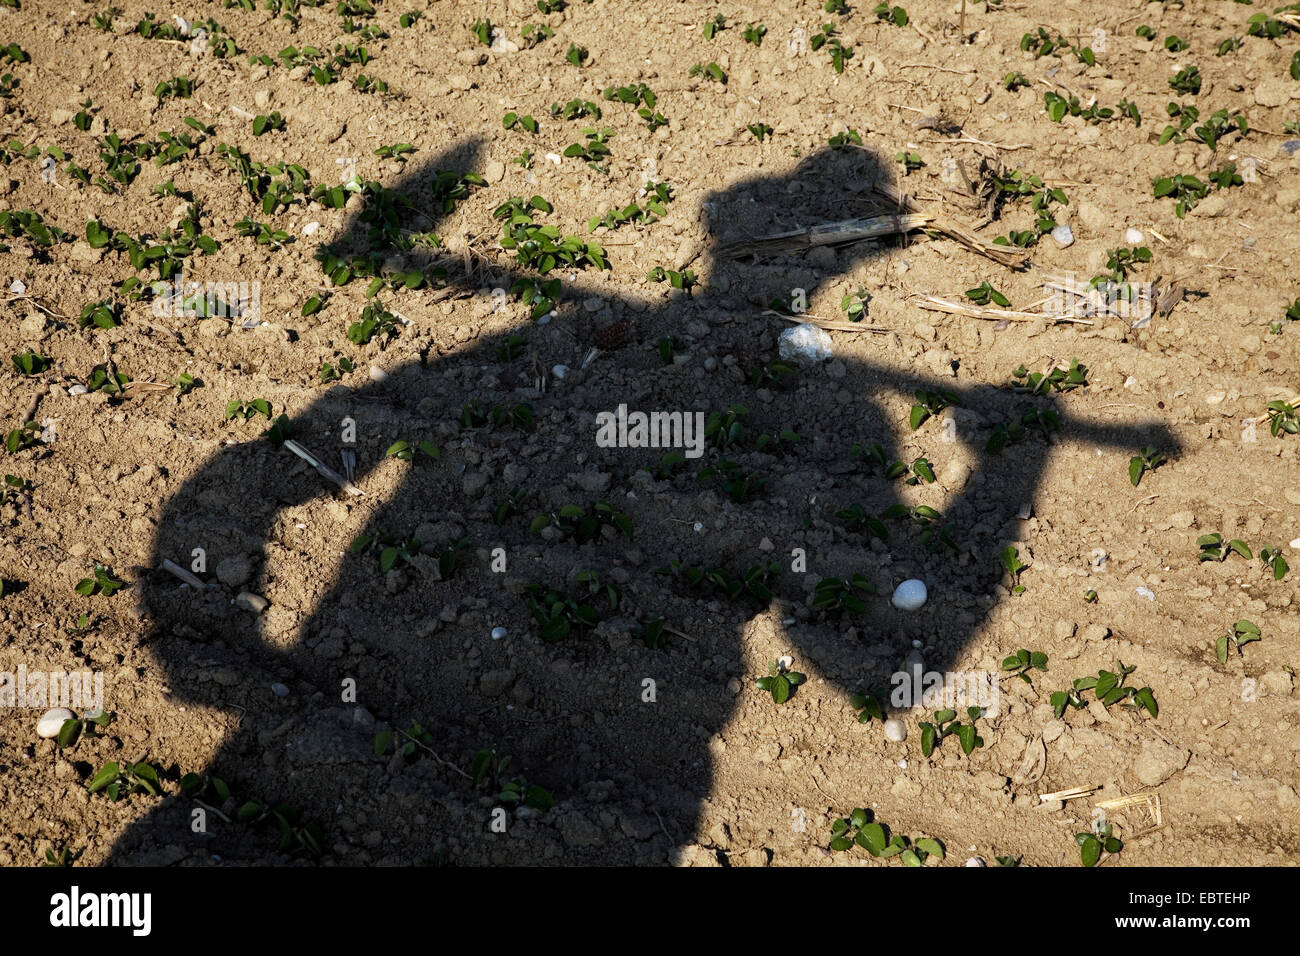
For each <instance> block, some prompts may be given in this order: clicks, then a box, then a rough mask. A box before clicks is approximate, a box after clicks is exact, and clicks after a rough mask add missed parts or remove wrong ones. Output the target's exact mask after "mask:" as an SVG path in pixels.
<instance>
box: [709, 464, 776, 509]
mask: <svg viewBox="0 0 1300 956" xmlns="http://www.w3.org/2000/svg"><path fill="white" fill-rule="evenodd" d="M714 478H721V479H722V490H723V491H725V492H726V493H727V497H729V498H730V499H731V500H732V501H734V502H736V503H737V504H743V503H744V502H746V501H748V500H749V499H750V498H751V497H753V496H754V495H757V494H761V493H762V492H763V491H764V489H766V488H767V479H766V478H764V477H763V476H762V475H760V474H759V473H758V472H755V471H750V470H748V469H746V468H744V467H742V466H741V465H740V464H738V463H737V462H734V461H730V460H729V459H726V458H719V459H718V461H717V464H714V465H710V466H709V467H707V468H702V469H700V471H698V472H696V475H695V480H696V481H700V482H704V481H711V480H712V479H714Z"/></svg>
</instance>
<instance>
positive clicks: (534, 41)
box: [519, 23, 555, 50]
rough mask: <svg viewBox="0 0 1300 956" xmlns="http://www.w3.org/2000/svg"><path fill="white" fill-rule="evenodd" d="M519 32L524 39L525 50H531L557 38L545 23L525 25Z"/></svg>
mask: <svg viewBox="0 0 1300 956" xmlns="http://www.w3.org/2000/svg"><path fill="white" fill-rule="evenodd" d="M519 32H520V35H521V36H522V37H523V39H524V46H525V48H526V49H530V50H531V49H532V48H533V47H535V46H537V45H538V44H539V43H542V42H543V41H545V40H549V39H550V38H551V37H553V36H555V31H554V30H553V29H551V27H549V26H547V25H546V24H545V23H525V24H524V25H523V28H522V29H521V30H520V31H519Z"/></svg>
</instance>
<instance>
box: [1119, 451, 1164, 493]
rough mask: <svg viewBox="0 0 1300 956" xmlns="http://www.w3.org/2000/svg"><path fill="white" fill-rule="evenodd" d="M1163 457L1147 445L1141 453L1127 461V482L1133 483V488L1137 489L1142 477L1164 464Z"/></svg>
mask: <svg viewBox="0 0 1300 956" xmlns="http://www.w3.org/2000/svg"><path fill="white" fill-rule="evenodd" d="M1165 461H1166V459H1165V456H1164V455H1162V454H1161V453H1160V452H1158V451H1156V449H1155V448H1154V447H1153V446H1151V445H1148V446H1146V447H1145V448H1143V449H1142V451H1141V452H1140V453H1139V454H1137V455H1134V456H1133V457H1132V458H1130V459H1129V460H1128V480H1129V481H1131V482H1133V487H1135V488H1136V487H1137V486H1138V484H1139V483H1140V482H1141V481H1142V476H1143V475H1145V474H1146V473H1147V472H1148V471H1155V470H1156V469H1157V468H1159V467H1160V466H1161V465H1163V464H1164V463H1165Z"/></svg>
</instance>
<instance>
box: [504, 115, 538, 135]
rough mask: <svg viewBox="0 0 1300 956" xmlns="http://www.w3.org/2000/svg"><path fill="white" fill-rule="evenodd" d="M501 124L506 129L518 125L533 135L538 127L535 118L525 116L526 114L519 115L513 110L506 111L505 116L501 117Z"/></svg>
mask: <svg viewBox="0 0 1300 956" xmlns="http://www.w3.org/2000/svg"><path fill="white" fill-rule="evenodd" d="M501 125H502V126H503V127H505V128H506V129H514V128H515V127H516V126H518V127H520V128H521V129H523V130H526V131H527V132H529V133H533V134H534V135H535V134H536V133H537V130H538V129H539V128H540V127H539V126H538V125H537V120H535V119H533V118H532V117H531V116H527V115H525V116H520V115H519V114H518V113H515V112H510V113H506V115H505V116H503V117H501Z"/></svg>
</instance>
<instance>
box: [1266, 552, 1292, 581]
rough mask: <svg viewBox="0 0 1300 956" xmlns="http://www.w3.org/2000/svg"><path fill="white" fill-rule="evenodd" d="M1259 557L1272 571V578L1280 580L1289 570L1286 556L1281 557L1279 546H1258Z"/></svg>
mask: <svg viewBox="0 0 1300 956" xmlns="http://www.w3.org/2000/svg"><path fill="white" fill-rule="evenodd" d="M1259 558H1260V560H1261V561H1263V562H1264V566H1265V567H1266V568H1269V569H1271V570H1272V572H1273V580H1274V581H1281V580H1282V579H1283V578H1284V577H1286V573H1287V572H1288V571H1290V570H1291V568H1290V566H1289V565H1288V564H1287V563H1286V558H1284V557H1282V549H1281V548H1260V550H1259Z"/></svg>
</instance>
